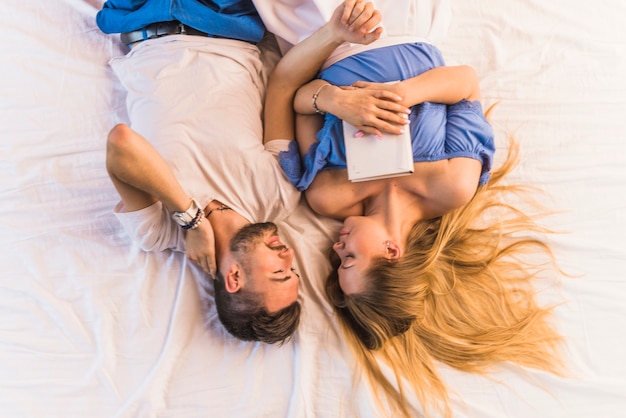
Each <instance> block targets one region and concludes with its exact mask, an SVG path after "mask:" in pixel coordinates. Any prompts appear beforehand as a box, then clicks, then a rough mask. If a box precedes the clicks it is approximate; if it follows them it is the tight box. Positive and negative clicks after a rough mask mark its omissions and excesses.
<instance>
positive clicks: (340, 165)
mask: <svg viewBox="0 0 626 418" xmlns="http://www.w3.org/2000/svg"><path fill="white" fill-rule="evenodd" d="M442 65H444V61H443V57H442V56H441V53H440V52H439V50H437V48H435V47H434V46H432V45H430V44H424V43H416V44H400V45H394V46H388V47H383V48H379V49H373V50H369V51H367V52H363V53H360V54H357V55H353V56H351V57H348V58H345V59H343V60H341V61H338V62H337V63H335V64H333V65H331V66H330V67H328V68H327V69H326V70H324V71H322V73H321V74H320V78H322V79H324V80H326V81H328V82H329V83H331V84H334V85H338V86H349V85H351V84H352V83H354V82H355V81H357V80H366V81H375V82H385V81H394V80H405V79H407V78H410V77H414V76H416V75H418V74H421V73H423V72H425V71H428V70H430V69H431V68H434V67H437V66H442ZM409 119H410V121H411V124H410V125H409V129H410V132H411V143H412V146H413V161H414V162H426V161H439V160H443V159H449V158H457V157H466V158H473V159H475V160H478V161H480V162H481V164H482V171H481V176H480V180H479V184H480V185H482V184H485V183H487V181H488V180H489V172H490V170H491V164H492V160H493V155H494V152H495V143H494V135H493V130H492V129H491V125H489V122H487V120H486V119H485V117H484V115H483V111H482V106H481V105H480V103H479V102H477V101H475V102H470V101H467V100H462V101H461V102H459V103H456V104H453V105H445V104H439V103H430V102H424V103H421V104H419V105H416V106H413V107H412V108H411V114H410V115H409ZM317 139H318V142H314V143H313V144H312V145H311V147H310V148H309V150H308V151H307V153H306V154H305V155H304V157H302V158H300V153H299V151H298V148H297V143H296V141H292V142H291V143H290V144H289V150H288V151H283V152H281V153H280V154H279V161H280V165H281V167H282V169H283V171H284V173H285V175H286V176H287V178H288V179H289V180H290V181H291V183H292V184H293V185H294V186H296V188H297V189H298V190H300V191H303V190H306V189H307V188H308V187H309V186H310V185H311V183H312V182H313V179H314V178H315V176H316V175H317V174H318V173H319V172H320V171H322V170H329V169H345V168H346V150H345V144H344V141H343V126H342V122H341V120H340V119H338V118H337V117H336V116H334V115H331V114H329V113H327V114H326V117H325V122H324V126H323V128H322V129H321V130H320V131H319V132H318V133H317Z"/></svg>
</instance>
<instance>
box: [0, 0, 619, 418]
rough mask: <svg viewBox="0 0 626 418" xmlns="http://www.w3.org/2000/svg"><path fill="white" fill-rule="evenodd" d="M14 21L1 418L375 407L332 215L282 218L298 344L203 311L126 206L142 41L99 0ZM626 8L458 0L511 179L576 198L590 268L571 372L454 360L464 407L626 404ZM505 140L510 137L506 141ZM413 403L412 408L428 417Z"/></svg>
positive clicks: (513, 412) (0, 213)
mask: <svg viewBox="0 0 626 418" xmlns="http://www.w3.org/2000/svg"><path fill="white" fill-rule="evenodd" d="M3 4H4V7H3V13H2V16H1V17H0V22H1V25H0V27H2V28H3V31H2V39H1V40H0V59H1V60H2V68H3V70H2V73H1V74H2V76H1V77H0V133H1V139H0V267H1V271H0V416H2V417H12V418H13V417H85V416H89V417H103V418H104V417H106V418H108V417H176V418H178V417H272V418H273V417H293V418H301V417H324V418H325V417H329V418H332V417H354V416H362V417H379V416H385V415H384V414H383V413H382V412H381V411H377V410H376V404H375V402H374V401H373V398H372V397H371V394H370V392H369V388H368V386H367V385H365V384H364V383H363V382H357V383H356V384H353V381H352V368H353V363H352V360H351V358H350V355H349V354H348V351H347V349H346V347H345V346H344V345H343V344H342V341H341V337H340V335H339V333H338V330H337V328H336V325H335V323H334V322H333V320H332V318H331V309H330V307H329V305H328V303H327V302H326V301H325V299H324V296H323V290H322V289H323V280H324V277H325V274H326V273H327V271H328V266H327V265H326V263H325V255H326V248H325V247H326V246H327V245H328V244H329V243H330V242H331V239H332V236H333V233H334V231H335V229H336V227H337V224H336V223H334V222H329V221H326V220H318V219H317V218H316V217H314V216H313V215H312V213H311V212H310V211H308V210H307V208H306V207H304V206H302V207H301V208H300V210H299V211H298V212H297V213H296V214H294V215H293V216H292V218H291V219H290V220H288V225H287V227H286V229H285V231H283V232H284V233H285V234H286V235H287V241H288V242H289V243H290V244H291V245H294V246H297V248H298V250H299V256H298V258H297V263H298V266H299V268H300V270H301V271H302V273H303V281H302V289H301V293H302V295H303V303H304V312H303V318H302V326H301V327H300V330H299V332H298V333H297V335H296V337H295V339H294V341H293V342H292V343H289V344H287V345H284V346H282V347H273V346H266V345H262V344H247V343H242V342H239V341H236V340H234V339H232V338H231V337H229V336H227V335H225V333H224V332H223V331H222V330H221V328H220V327H219V326H218V325H217V322H216V321H213V322H212V323H210V324H209V326H208V327H205V326H204V325H203V324H202V320H201V316H200V306H199V302H198V295H197V291H196V288H195V284H194V276H195V275H197V274H199V269H197V268H196V267H195V266H192V265H190V264H189V263H187V262H186V261H185V259H184V256H183V255H182V254H171V253H162V254H146V253H143V252H141V251H139V250H138V249H136V248H135V247H134V246H133V245H132V244H131V243H130V242H129V240H128V238H127V237H126V236H125V234H124V233H123V231H122V230H121V227H120V226H119V224H118V223H117V221H116V220H115V218H114V216H113V215H112V208H113V206H114V204H115V203H116V202H117V200H118V196H117V194H116V192H115V190H114V189H113V186H112V185H111V183H110V181H109V179H108V176H107V174H106V170H105V168H104V156H105V152H104V145H105V138H106V134H107V132H108V130H109V129H110V128H111V127H112V126H113V125H114V124H115V123H117V122H120V121H125V120H126V113H125V105H124V92H123V90H122V88H121V87H120V85H119V83H118V82H117V80H116V79H115V77H114V75H113V73H112V71H111V70H110V68H109V67H108V65H107V62H108V60H109V59H110V58H111V57H113V56H119V55H121V54H123V53H125V50H124V49H123V47H122V46H121V45H120V43H119V38H118V37H117V36H105V35H103V34H102V33H101V32H100V31H99V30H98V28H97V27H96V26H95V23H94V17H95V13H96V12H97V10H98V9H99V8H100V6H101V1H100V0H86V1H81V0H66V1H62V2H38V3H37V5H34V4H32V3H31V2H28V1H19V0H5V2H4V3H3ZM624 16H626V3H624V2H622V1H621V0H606V1H604V2H602V3H597V4H592V2H587V1H583V0H573V1H572V0H570V1H568V0H554V1H551V2H540V1H537V0H516V1H511V2H502V1H497V0H481V1H478V0H463V1H454V2H452V27H451V28H450V30H449V33H448V36H447V38H446V39H445V41H444V42H443V44H441V49H442V51H443V53H444V56H445V57H446V59H447V61H448V63H450V64H456V63H467V64H471V65H473V66H474V67H475V68H476V69H477V71H478V73H479V74H480V76H481V87H482V90H483V98H484V103H485V105H487V106H488V105H490V104H493V103H496V102H499V105H498V107H497V108H496V109H495V111H494V113H493V116H492V121H493V123H494V126H495V128H496V132H497V133H498V144H500V145H502V144H504V143H505V137H506V135H507V134H509V133H514V134H515V136H516V137H517V139H518V140H519V141H520V143H521V147H522V157H523V161H522V164H521V165H520V167H519V169H518V170H517V171H516V172H515V173H514V175H513V178H514V179H515V180H521V181H524V182H530V183H531V184H534V185H537V186H539V187H540V188H541V189H543V190H545V191H546V192H547V193H549V195H550V196H551V198H550V201H549V205H550V206H552V207H554V208H555V209H559V210H562V212H561V213H558V214H556V215H554V216H552V217H550V218H549V219H548V224H549V226H551V227H553V228H555V229H559V230H566V231H569V233H567V234H563V235H559V236H555V237H553V238H552V239H551V240H552V242H553V243H554V245H555V248H556V250H557V255H558V257H559V259H560V260H561V263H562V265H563V267H564V268H566V269H567V270H569V271H571V272H574V273H576V274H579V276H580V277H579V278H575V279H565V280H564V281H563V283H562V287H561V288H556V287H554V286H553V285H552V283H550V282H549V281H548V280H544V281H542V282H541V283H540V285H541V286H543V287H544V288H545V291H544V292H542V294H541V297H542V298H543V299H544V300H545V301H546V302H552V301H560V300H564V301H565V303H564V304H563V305H561V306H559V307H558V308H557V309H556V320H557V321H558V326H559V328H560V329H561V330H562V332H563V334H564V335H565V337H566V341H567V342H566V345H565V349H564V354H565V356H566V359H567V361H568V363H569V365H570V371H571V375H570V376H567V377H564V378H559V377H555V376H552V375H549V374H546V373H542V372H537V371H533V370H521V369H519V368H517V367H513V366H507V365H503V367H502V368H501V369H498V370H497V371H496V372H495V374H494V375H493V376H492V377H491V378H488V377H481V376H475V375H467V374H463V373H459V372H456V371H452V370H442V373H443V375H444V376H445V378H446V380H447V382H448V384H449V386H450V388H451V390H452V391H453V393H452V403H453V405H452V407H453V410H454V413H455V416H456V417H479V418H483V417H493V418H501V417H516V418H517V417H519V418H527V417H579V418H587V417H603V418H605V417H606V418H611V417H616V418H617V417H623V416H625V414H626V412H625V411H626V360H625V359H626V356H625V355H624V352H625V350H626V326H625V325H624V324H625V323H626V274H625V273H624V272H625V271H626V243H625V242H624V237H625V236H626V203H624V202H625V201H624V196H625V195H626V133H625V131H624V127H623V125H624V120H625V119H624V115H625V114H626V26H624V25H623V19H624ZM498 155H500V156H502V153H500V154H498ZM416 413H417V412H416Z"/></svg>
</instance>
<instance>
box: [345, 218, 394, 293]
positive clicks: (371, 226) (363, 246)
mask: <svg viewBox="0 0 626 418" xmlns="http://www.w3.org/2000/svg"><path fill="white" fill-rule="evenodd" d="M388 239H389V238H388V233H387V230H386V228H385V227H384V225H382V224H381V223H380V222H378V221H376V220H374V219H372V218H370V217H367V216H350V217H348V218H346V220H345V221H344V222H343V228H342V229H341V231H340V232H339V240H338V241H337V242H335V244H333V251H335V252H336V253H337V255H338V256H339V258H340V259H341V265H340V266H339V268H338V269H337V273H338V275H339V286H340V287H341V290H343V292H344V293H345V294H351V293H360V292H362V291H363V290H364V288H365V278H364V276H365V272H366V271H367V269H368V267H369V265H370V263H371V262H372V260H373V259H375V258H379V257H384V256H386V246H385V242H388V241H387V240H388Z"/></svg>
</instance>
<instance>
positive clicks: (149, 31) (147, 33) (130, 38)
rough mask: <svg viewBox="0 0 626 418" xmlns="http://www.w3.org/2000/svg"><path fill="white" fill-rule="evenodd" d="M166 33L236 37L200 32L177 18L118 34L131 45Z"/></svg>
mask: <svg viewBox="0 0 626 418" xmlns="http://www.w3.org/2000/svg"><path fill="white" fill-rule="evenodd" d="M167 35H194V36H207V37H209V38H227V39H236V38H228V37H226V36H217V35H212V34H209V33H206V32H202V31H199V30H197V29H194V28H192V27H191V26H187V25H185V24H183V23H181V22H179V21H177V20H172V21H169V22H157V23H151V24H149V25H148V26H146V27H144V28H141V29H137V30H134V31H132V32H123V33H122V34H121V35H120V39H121V40H122V42H123V43H125V44H126V45H132V44H134V43H135V42H141V41H145V40H147V39H154V38H160V37H162V36H167ZM237 40H242V39H237ZM244 42H248V41H244Z"/></svg>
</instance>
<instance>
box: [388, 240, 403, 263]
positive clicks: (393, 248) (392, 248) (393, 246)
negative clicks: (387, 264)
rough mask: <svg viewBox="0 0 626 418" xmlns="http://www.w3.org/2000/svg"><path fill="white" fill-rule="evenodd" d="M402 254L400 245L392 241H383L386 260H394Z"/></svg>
mask: <svg viewBox="0 0 626 418" xmlns="http://www.w3.org/2000/svg"><path fill="white" fill-rule="evenodd" d="M401 255H402V250H401V249H400V246H399V245H398V244H397V243H396V242H394V241H385V258H386V259H387V260H390V261H391V260H396V259H398V258H400V256H401Z"/></svg>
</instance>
